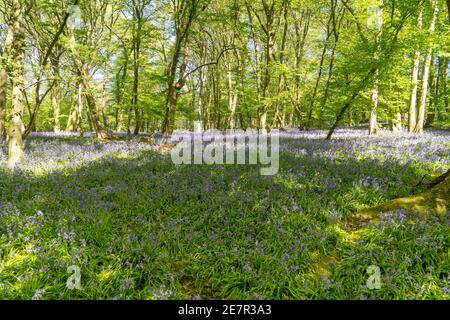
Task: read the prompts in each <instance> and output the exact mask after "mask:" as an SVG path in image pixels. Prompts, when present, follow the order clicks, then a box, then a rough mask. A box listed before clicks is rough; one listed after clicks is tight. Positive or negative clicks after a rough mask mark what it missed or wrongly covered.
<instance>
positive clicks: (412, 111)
mask: <svg viewBox="0 0 450 320" xmlns="http://www.w3.org/2000/svg"><path fill="white" fill-rule="evenodd" d="M417 26H418V29H419V30H421V29H422V9H421V10H420V12H419V18H418V23H417ZM419 65H420V49H419V46H418V45H417V46H416V48H415V50H414V67H413V72H412V86H413V87H412V92H411V99H410V102H409V112H408V131H409V132H413V131H414V129H415V128H416V120H417V112H416V110H417V84H418V82H419V81H418V80H419Z"/></svg>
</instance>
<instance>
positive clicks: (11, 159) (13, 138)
mask: <svg viewBox="0 0 450 320" xmlns="http://www.w3.org/2000/svg"><path fill="white" fill-rule="evenodd" d="M14 4H15V5H17V7H16V8H15V10H14V18H15V20H14V23H13V26H12V28H13V31H12V32H13V39H14V41H13V43H12V48H11V65H12V68H11V74H12V83H13V87H12V117H11V121H10V123H9V131H8V168H10V169H12V170H13V169H14V168H15V167H16V166H17V165H18V164H20V163H21V162H22V161H23V158H24V146H23V141H22V135H23V133H24V131H25V130H24V129H25V127H24V125H23V122H22V120H23V107H24V105H23V100H24V96H23V92H24V90H25V83H24V77H25V70H24V59H25V45H26V44H25V15H26V11H27V10H29V9H30V8H31V5H32V4H33V3H32V2H30V3H29V4H28V8H27V6H26V5H25V4H23V3H22V4H20V5H19V4H18V3H14Z"/></svg>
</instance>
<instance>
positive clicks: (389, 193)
mask: <svg viewBox="0 0 450 320" xmlns="http://www.w3.org/2000/svg"><path fill="white" fill-rule="evenodd" d="M325 135H326V132H323V131H308V132H299V133H283V134H282V137H281V139H280V171H279V173H278V174H277V175H275V176H261V175H260V171H259V167H258V166H257V165H213V166H208V165H182V166H175V165H174V164H173V163H172V161H171V158H170V154H167V152H166V153H164V152H161V151H160V150H159V149H158V148H157V146H156V145H152V144H150V143H147V142H142V141H143V140H142V139H138V137H136V138H134V139H131V140H130V141H126V142H125V141H114V142H107V143H106V142H98V141H96V140H95V138H94V137H90V136H88V137H84V138H80V137H78V136H76V135H70V134H59V135H56V134H44V133H42V134H34V135H32V136H31V137H29V138H28V140H27V141H26V160H25V162H24V163H23V165H22V166H21V168H20V169H19V170H15V171H14V172H13V173H11V172H9V171H7V170H6V169H4V168H5V167H6V164H5V162H6V144H5V143H4V142H3V144H1V145H0V147H1V148H0V168H1V169H0V299H34V300H37V299H450V213H448V214H444V215H439V216H438V215H433V214H426V215H423V214H422V215H419V214H414V213H411V212H404V211H397V212H390V213H385V214H383V215H382V216H381V217H380V221H379V222H377V223H373V224H370V225H367V226H364V227H361V228H353V229H352V228H350V229H349V228H346V227H345V225H346V221H350V219H351V214H352V212H355V211H357V210H358V209H362V208H365V207H369V206H372V205H376V204H379V203H382V202H384V201H386V200H389V199H393V198H397V197H402V196H407V195H411V194H414V193H416V192H420V191H421V189H420V188H419V187H416V185H418V183H419V182H420V181H421V180H422V179H425V180H431V179H432V178H433V177H435V176H437V175H439V174H441V173H443V172H444V171H446V170H448V168H450V151H449V150H450V133H449V132H445V131H429V132H426V133H425V134H424V135H422V136H414V135H407V134H395V135H393V134H391V133H388V132H381V134H380V135H379V136H377V137H368V136H367V134H366V131H362V130H356V129H352V130H351V129H342V130H339V131H338V132H337V133H336V135H335V137H334V139H333V140H332V141H325V140H324V137H325ZM73 265H75V266H78V267H79V268H80V271H81V288H80V289H70V288H69V287H68V286H67V284H66V282H67V280H68V278H69V277H70V276H71V273H70V272H68V267H70V266H73ZM372 265H375V266H377V267H379V270H380V274H381V288H379V289H373V288H370V286H369V287H368V286H367V280H368V278H369V274H368V272H367V270H368V267H369V266H372Z"/></svg>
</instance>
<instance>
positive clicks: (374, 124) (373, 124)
mask: <svg viewBox="0 0 450 320" xmlns="http://www.w3.org/2000/svg"><path fill="white" fill-rule="evenodd" d="M383 2H384V1H383V0H381V4H380V7H379V8H378V10H377V27H378V28H379V30H378V32H377V35H376V40H375V45H376V49H375V54H374V60H375V63H377V62H378V60H379V59H380V51H381V36H382V32H383V9H382V6H383ZM379 73H380V71H379V70H378V69H377V70H376V71H375V77H374V82H373V90H372V108H371V110H370V120H369V135H374V134H377V132H378V120H377V113H378V95H379V89H378V82H379Z"/></svg>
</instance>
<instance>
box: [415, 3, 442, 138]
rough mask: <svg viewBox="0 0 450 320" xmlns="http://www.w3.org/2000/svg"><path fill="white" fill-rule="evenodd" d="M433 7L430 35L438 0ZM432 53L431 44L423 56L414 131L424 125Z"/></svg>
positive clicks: (434, 22) (435, 16)
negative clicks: (420, 88) (417, 112)
mask: <svg viewBox="0 0 450 320" xmlns="http://www.w3.org/2000/svg"><path fill="white" fill-rule="evenodd" d="M433 8H434V13H433V18H432V19H431V24H430V27H429V29H428V34H429V35H430V36H431V35H432V33H433V32H434V28H435V24H436V18H437V13H438V10H439V7H438V1H437V0H434V1H433ZM432 54H433V48H432V46H430V47H429V48H428V51H427V54H426V57H425V65H424V67H423V75H422V92H421V94H420V105H419V114H418V117H417V123H416V127H415V129H414V132H416V133H419V134H420V133H423V127H424V122H425V105H426V102H427V95H428V80H429V79H428V77H429V72H430V66H431V57H432Z"/></svg>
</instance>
